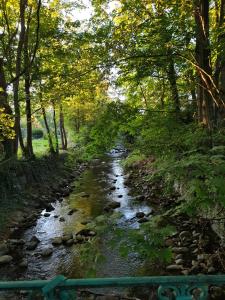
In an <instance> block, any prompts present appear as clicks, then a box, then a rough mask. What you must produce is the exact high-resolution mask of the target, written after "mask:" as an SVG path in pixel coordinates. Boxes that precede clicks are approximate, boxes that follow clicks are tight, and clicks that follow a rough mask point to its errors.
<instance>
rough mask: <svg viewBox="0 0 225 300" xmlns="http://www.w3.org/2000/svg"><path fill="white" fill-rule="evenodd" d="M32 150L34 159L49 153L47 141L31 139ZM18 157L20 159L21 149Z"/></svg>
mask: <svg viewBox="0 0 225 300" xmlns="http://www.w3.org/2000/svg"><path fill="white" fill-rule="evenodd" d="M33 150H34V154H35V156H36V157H39V158H40V157H42V156H43V155H45V154H47V153H48V152H49V145H48V141H47V140H45V139H43V138H41V139H33ZM18 157H19V158H21V157H22V151H21V148H19V151H18Z"/></svg>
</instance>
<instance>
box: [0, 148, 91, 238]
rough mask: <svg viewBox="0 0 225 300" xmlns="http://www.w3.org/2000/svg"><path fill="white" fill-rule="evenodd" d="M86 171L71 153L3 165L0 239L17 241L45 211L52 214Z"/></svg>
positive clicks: (1, 170)
mask: <svg viewBox="0 0 225 300" xmlns="http://www.w3.org/2000/svg"><path fill="white" fill-rule="evenodd" d="M85 167H86V164H85V163H84V162H82V161H79V160H77V159H76V158H75V154H72V153H70V154H61V155H59V156H58V157H57V158H56V157H52V156H47V157H43V158H41V159H37V160H34V161H29V162H28V161H27V162H25V161H8V162H6V163H5V164H3V165H2V166H1V169H0V173H1V184H0V194H1V196H0V203H1V212H0V236H1V238H2V239H5V238H8V237H15V236H17V234H18V232H20V231H21V230H24V229H26V228H29V227H31V226H33V225H34V224H35V222H36V220H37V218H38V216H39V214H40V212H41V211H42V210H43V209H46V210H49V211H50V210H51V208H52V205H51V203H53V202H55V201H57V200H59V201H61V200H63V197H65V196H68V195H69V194H70V192H71V190H72V186H71V184H72V183H73V181H74V179H75V178H77V177H78V176H79V175H80V174H81V173H82V172H83V170H84V168H85Z"/></svg>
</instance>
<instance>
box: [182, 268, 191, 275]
mask: <svg viewBox="0 0 225 300" xmlns="http://www.w3.org/2000/svg"><path fill="white" fill-rule="evenodd" d="M181 273H182V274H183V275H185V276H187V275H189V273H190V271H189V270H187V269H185V270H182V271H181Z"/></svg>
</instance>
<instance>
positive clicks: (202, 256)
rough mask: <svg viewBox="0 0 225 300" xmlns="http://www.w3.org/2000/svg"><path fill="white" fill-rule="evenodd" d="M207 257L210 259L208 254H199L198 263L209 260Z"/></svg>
mask: <svg viewBox="0 0 225 300" xmlns="http://www.w3.org/2000/svg"><path fill="white" fill-rule="evenodd" d="M207 257H208V255H207V254H199V255H198V256H197V260H198V261H202V260H205V259H207Z"/></svg>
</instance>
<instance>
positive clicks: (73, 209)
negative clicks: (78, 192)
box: [67, 208, 77, 216]
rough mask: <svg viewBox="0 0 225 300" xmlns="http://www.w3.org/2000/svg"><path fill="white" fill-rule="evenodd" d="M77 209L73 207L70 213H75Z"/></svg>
mask: <svg viewBox="0 0 225 300" xmlns="http://www.w3.org/2000/svg"><path fill="white" fill-rule="evenodd" d="M76 211H77V209H76V208H72V209H71V210H69V211H68V213H67V214H68V215H69V216H71V215H72V214H74V213H75V212H76Z"/></svg>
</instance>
